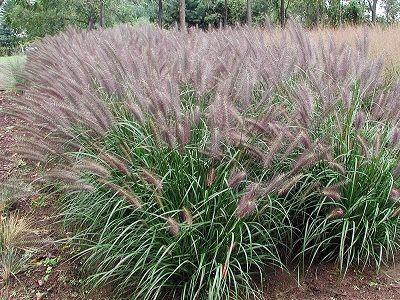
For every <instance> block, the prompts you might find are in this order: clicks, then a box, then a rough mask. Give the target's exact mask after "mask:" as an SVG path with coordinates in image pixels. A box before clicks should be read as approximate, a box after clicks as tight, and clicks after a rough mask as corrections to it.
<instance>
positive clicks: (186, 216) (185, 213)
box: [181, 207, 193, 225]
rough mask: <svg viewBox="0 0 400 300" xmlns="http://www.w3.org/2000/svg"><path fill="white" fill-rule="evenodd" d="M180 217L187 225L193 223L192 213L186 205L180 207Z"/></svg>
mask: <svg viewBox="0 0 400 300" xmlns="http://www.w3.org/2000/svg"><path fill="white" fill-rule="evenodd" d="M181 217H182V220H183V222H184V223H186V224H187V225H192V224H193V218H192V213H191V212H190V210H189V209H188V208H186V207H184V208H182V211H181Z"/></svg>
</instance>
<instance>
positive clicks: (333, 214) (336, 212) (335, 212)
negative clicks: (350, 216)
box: [326, 207, 345, 220]
mask: <svg viewBox="0 0 400 300" xmlns="http://www.w3.org/2000/svg"><path fill="white" fill-rule="evenodd" d="M344 214H345V212H344V210H343V209H342V208H341V207H336V208H334V209H332V210H331V211H330V213H329V214H328V215H327V216H326V218H327V219H329V220H335V219H340V218H343V216H344Z"/></svg>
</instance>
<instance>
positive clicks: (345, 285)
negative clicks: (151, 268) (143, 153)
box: [0, 94, 400, 300]
mask: <svg viewBox="0 0 400 300" xmlns="http://www.w3.org/2000/svg"><path fill="white" fill-rule="evenodd" d="M6 97H7V95H6V94H3V95H0V112H1V111H2V110H4V109H5V108H7V107H9V106H10V105H12V104H11V103H10V102H8V101H6V100H5V98H6ZM15 122H16V120H15V119H13V118H11V117H9V116H4V115H3V114H1V113H0V151H2V152H3V151H6V152H7V151H9V150H7V149H9V148H10V146H11V145H12V143H13V142H14V134H15V127H14V126H15ZM8 155H9V157H10V158H12V159H13V161H14V162H2V161H0V182H4V181H5V180H7V179H9V178H11V177H13V176H18V173H19V172H20V170H19V168H20V167H18V163H17V160H18V158H17V157H15V156H14V155H13V153H11V152H8ZM37 200H38V199H36V198H35V197H25V198H23V199H20V201H19V202H18V204H17V206H16V207H14V208H13V209H15V210H17V211H18V213H19V214H20V215H24V216H27V217H29V218H30V220H32V222H33V227H34V228H35V230H36V232H37V234H38V237H37V238H38V240H41V241H42V242H41V243H40V246H39V250H38V251H37V252H36V253H35V254H34V255H33V256H32V257H31V259H30V266H29V268H28V269H27V270H26V271H25V272H22V273H19V274H15V276H13V277H12V278H11V279H10V280H9V281H8V282H7V283H3V282H0V288H1V289H0V299H2V300H6V299H7V300H8V299H18V300H22V299H35V300H40V299H54V300H58V299H60V300H67V299H72V300H73V299H93V300H96V299H98V300H100V299H102V300H106V299H111V298H112V297H111V295H112V289H111V288H105V289H104V290H102V291H98V290H96V291H95V292H90V291H86V290H85V289H84V288H82V285H81V283H82V279H83V275H82V274H81V273H80V272H79V269H80V266H79V262H78V261H76V260H73V259H72V257H73V249H71V248H69V247H68V245H66V244H63V243H60V242H58V243H56V242H54V241H57V240H60V239H62V238H65V236H66V233H65V232H63V230H62V229H61V226H60V225H58V224H57V223H54V221H55V217H54V216H55V214H56V210H55V206H54V205H53V200H51V199H46V201H44V202H43V203H42V202H40V203H38V201H37ZM49 267H51V268H49ZM267 273H268V277H267V278H266V282H265V299H266V300H267V299H273V300H300V299H303V300H356V299H357V300H360V299H365V300H373V299H380V300H388V299H400V263H399V265H398V266H391V267H384V268H382V270H381V271H380V272H379V273H376V272H375V271H374V270H371V269H366V270H363V271H361V270H359V269H357V268H351V269H349V270H348V272H347V274H346V277H345V278H341V277H340V276H339V275H338V273H337V269H336V266H335V265H334V264H325V265H322V266H312V267H311V268H310V270H309V271H308V272H306V273H305V275H304V276H303V275H298V274H299V272H297V271H296V270H294V271H292V272H290V273H287V272H284V271H281V270H271V271H269V272H267ZM188 300H189V299H188Z"/></svg>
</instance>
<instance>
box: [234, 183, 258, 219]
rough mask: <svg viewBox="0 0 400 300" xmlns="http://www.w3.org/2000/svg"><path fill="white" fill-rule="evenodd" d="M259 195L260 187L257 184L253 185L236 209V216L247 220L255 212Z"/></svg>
mask: <svg viewBox="0 0 400 300" xmlns="http://www.w3.org/2000/svg"><path fill="white" fill-rule="evenodd" d="M259 194H260V186H259V185H258V184H256V183H253V184H251V185H250V186H249V188H248V190H247V192H246V193H245V194H244V195H243V196H242V198H240V200H239V203H238V205H237V207H236V211H235V215H236V217H237V218H238V219H243V218H246V217H248V216H249V215H251V214H252V213H253V212H254V210H255V209H256V208H257V203H256V202H257V198H258V196H259Z"/></svg>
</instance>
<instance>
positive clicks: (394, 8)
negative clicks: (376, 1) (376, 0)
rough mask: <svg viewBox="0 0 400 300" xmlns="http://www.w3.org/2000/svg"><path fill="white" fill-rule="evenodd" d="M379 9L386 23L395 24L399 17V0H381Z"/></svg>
mask: <svg viewBox="0 0 400 300" xmlns="http://www.w3.org/2000/svg"><path fill="white" fill-rule="evenodd" d="M381 7H382V8H383V10H384V13H385V18H386V22H387V23H393V22H396V21H397V20H398V19H399V17H400V1H399V0H382V2H381Z"/></svg>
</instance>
